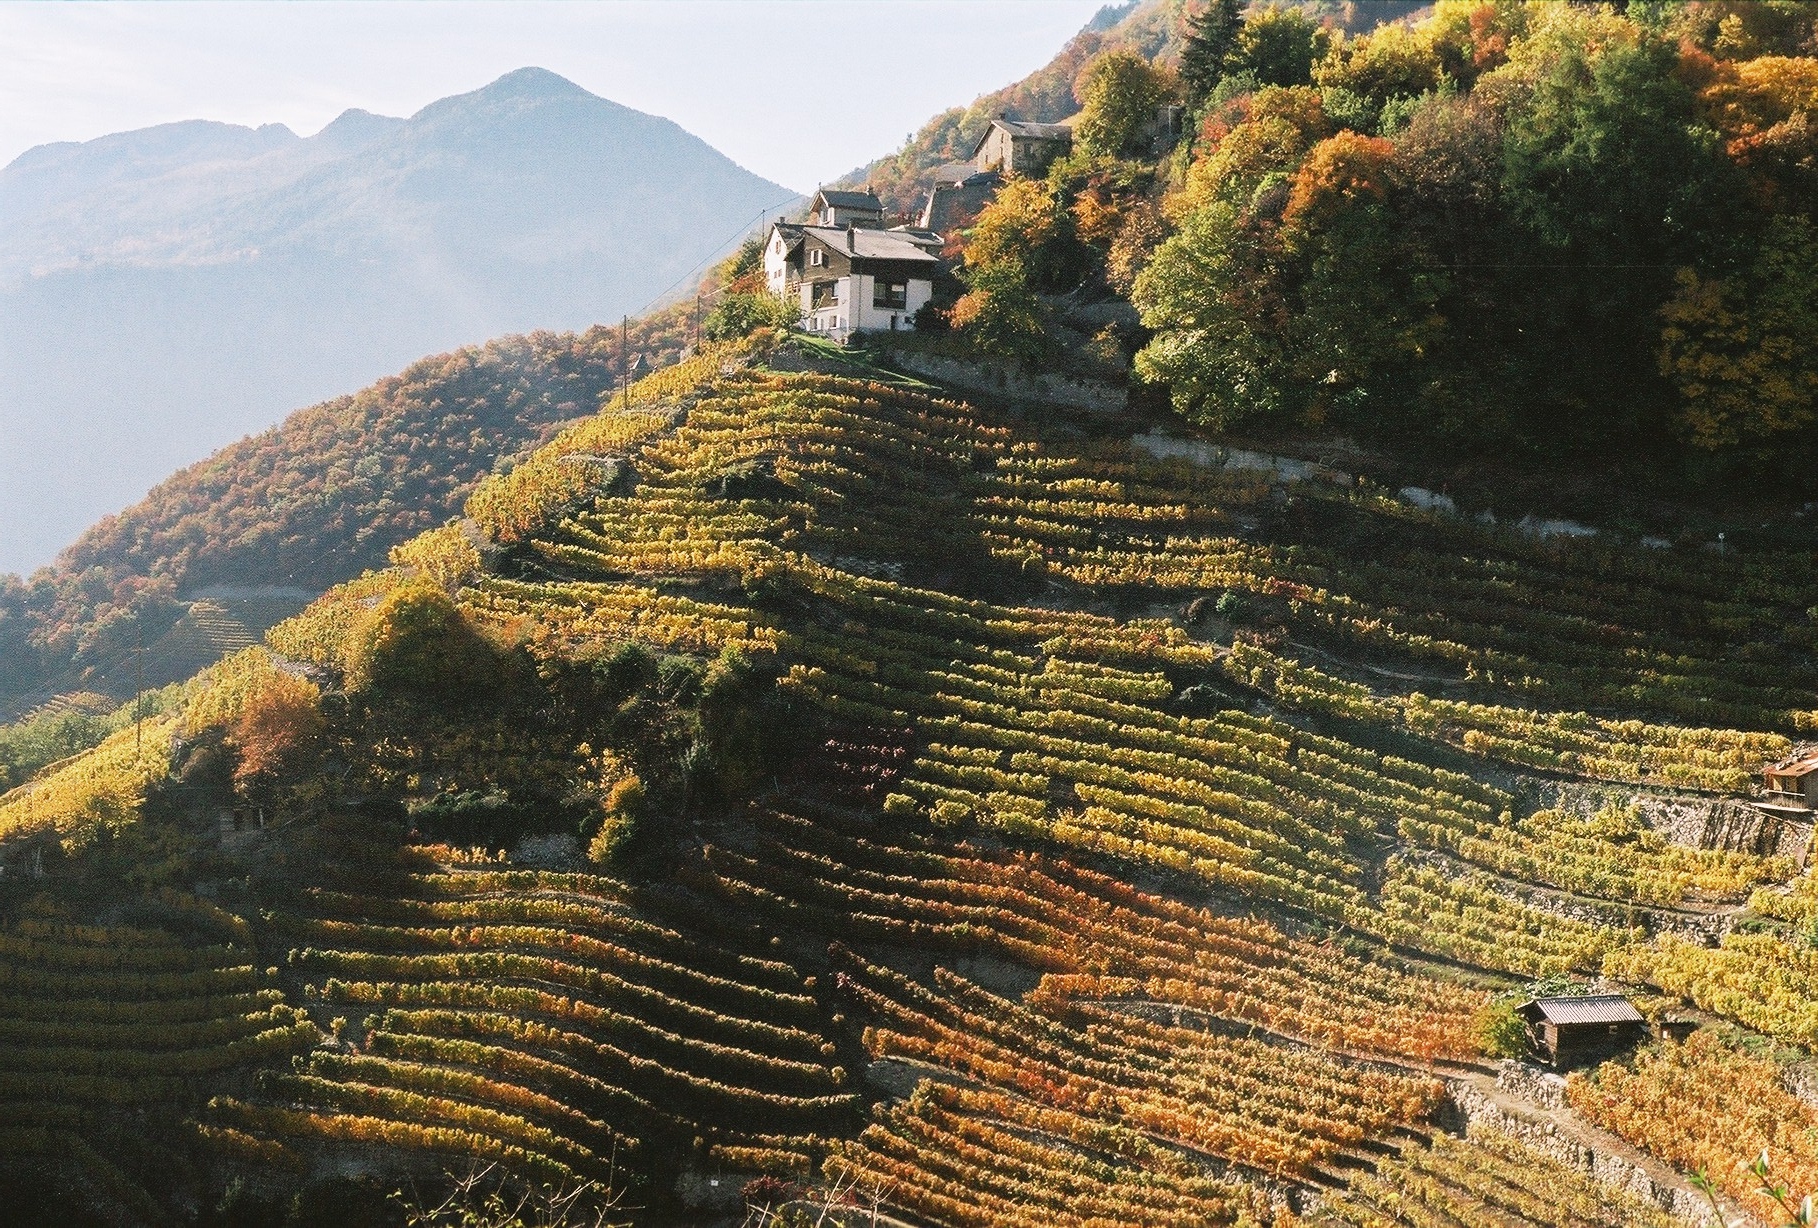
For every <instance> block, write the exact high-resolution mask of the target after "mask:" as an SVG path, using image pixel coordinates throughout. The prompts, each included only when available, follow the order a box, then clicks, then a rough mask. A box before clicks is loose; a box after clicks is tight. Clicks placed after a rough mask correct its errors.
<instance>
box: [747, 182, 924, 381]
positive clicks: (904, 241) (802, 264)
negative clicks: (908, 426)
mask: <svg viewBox="0 0 1818 1228" xmlns="http://www.w3.org/2000/svg"><path fill="white" fill-rule="evenodd" d="M809 217H810V221H808V222H807V223H805V224H797V223H789V222H778V223H776V224H775V225H774V226H772V227H771V228H770V234H769V236H768V238H767V239H766V240H765V243H764V277H765V280H766V283H767V285H768V286H769V289H770V292H771V293H772V294H776V295H780V296H782V297H784V298H791V297H795V298H799V301H800V303H801V309H802V321H803V325H802V326H803V327H804V328H806V329H807V330H808V331H809V332H811V333H814V334H816V335H818V336H823V337H826V338H828V339H829V340H832V341H837V342H839V343H840V344H841V345H844V344H846V342H847V341H849V340H851V338H852V337H853V335H854V334H856V333H861V332H899V331H903V330H906V329H910V328H913V327H914V326H915V313H916V312H918V311H920V310H921V309H922V308H923V307H924V306H926V305H927V303H928V300H930V299H931V298H933V297H934V279H935V278H936V277H937V276H938V275H939V274H940V271H941V268H942V265H941V258H940V250H941V237H940V236H939V235H938V234H933V233H931V232H929V231H926V230H922V229H919V228H916V227H909V226H895V227H886V226H885V224H884V206H883V204H882V202H880V201H879V200H878V198H877V196H876V195H875V194H874V193H872V192H871V191H869V190H866V191H862V192H850V191H834V190H831V189H828V190H823V191H821V192H818V193H816V195H815V198H814V203H813V205H812V206H811V208H810V210H809Z"/></svg>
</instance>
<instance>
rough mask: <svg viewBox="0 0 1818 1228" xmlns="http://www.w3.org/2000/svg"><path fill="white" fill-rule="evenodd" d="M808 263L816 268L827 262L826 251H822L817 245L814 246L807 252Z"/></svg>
mask: <svg viewBox="0 0 1818 1228" xmlns="http://www.w3.org/2000/svg"><path fill="white" fill-rule="evenodd" d="M808 263H809V264H812V265H814V266H815V267H817V268H818V267H819V266H821V265H823V264H826V263H827V253H826V252H824V251H822V250H821V249H820V248H818V247H817V248H815V249H814V250H813V251H811V252H809V253H808Z"/></svg>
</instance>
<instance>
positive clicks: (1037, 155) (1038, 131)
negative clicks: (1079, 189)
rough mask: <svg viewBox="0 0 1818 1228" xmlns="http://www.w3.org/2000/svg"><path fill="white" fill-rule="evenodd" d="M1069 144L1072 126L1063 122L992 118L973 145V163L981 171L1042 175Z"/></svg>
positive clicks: (1071, 136) (1064, 151) (1071, 145)
mask: <svg viewBox="0 0 1818 1228" xmlns="http://www.w3.org/2000/svg"><path fill="white" fill-rule="evenodd" d="M1072 147H1073V129H1072V128H1069V127H1068V126H1067V125H1066V124H1031V123H1025V122H1024V121H1022V120H1019V119H994V120H992V121H991V126H990V127H989V128H986V129H985V132H984V135H982V136H980V137H979V138H978V144H976V145H974V146H973V147H972V165H973V166H974V167H975V168H977V169H978V170H979V171H981V172H987V171H996V172H998V173H999V174H1001V175H1005V176H1009V175H1025V176H1035V175H1042V174H1046V173H1047V170H1048V164H1049V163H1051V162H1053V161H1054V160H1055V159H1056V158H1058V157H1060V156H1061V155H1062V154H1064V153H1066V152H1067V150H1069V149H1071V148H1072Z"/></svg>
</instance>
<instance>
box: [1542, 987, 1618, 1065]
mask: <svg viewBox="0 0 1818 1228" xmlns="http://www.w3.org/2000/svg"><path fill="white" fill-rule="evenodd" d="M1518 1013H1519V1014H1520V1015H1521V1017H1522V1019H1523V1020H1524V1021H1525V1022H1526V1023H1527V1025H1528V1041H1529V1043H1530V1044H1532V1045H1533V1047H1534V1054H1535V1056H1537V1057H1539V1058H1540V1059H1542V1060H1543V1061H1545V1062H1546V1063H1548V1064H1549V1065H1551V1066H1552V1067H1553V1068H1554V1069H1556V1070H1558V1069H1563V1068H1565V1067H1569V1066H1578V1065H1582V1064H1584V1063H1586V1062H1593V1061H1597V1060H1600V1059H1602V1058H1607V1057H1613V1056H1614V1055H1616V1054H1618V1053H1621V1052H1623V1051H1624V1050H1626V1049H1629V1048H1632V1047H1634V1046H1635V1045H1638V1044H1640V1043H1641V1042H1642V1041H1644V1040H1646V1039H1647V1037H1648V1021H1647V1020H1646V1019H1644V1018H1642V1016H1641V1012H1640V1011H1638V1010H1636V1009H1635V1004H1634V1003H1633V1002H1630V1001H1629V1000H1628V999H1627V998H1625V997H1623V996H1622V995H1621V994H1594V995H1591V996H1589V997H1582V998H1535V999H1534V1000H1532V1001H1531V1002H1527V1003H1524V1004H1523V1005H1522V1006H1521V1007H1520V1008H1519V1012H1518Z"/></svg>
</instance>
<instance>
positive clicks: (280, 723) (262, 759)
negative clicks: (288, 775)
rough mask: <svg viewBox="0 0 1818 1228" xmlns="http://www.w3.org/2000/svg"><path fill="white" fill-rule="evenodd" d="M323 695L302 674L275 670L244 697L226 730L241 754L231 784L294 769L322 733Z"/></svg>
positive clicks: (245, 785) (250, 784) (244, 785)
mask: <svg viewBox="0 0 1818 1228" xmlns="http://www.w3.org/2000/svg"><path fill="white" fill-rule="evenodd" d="M323 726H324V721H323V717H322V693H321V691H320V690H319V689H318V688H317V687H316V685H315V684H314V683H312V682H310V681H309V680H308V679H306V678H299V677H296V676H295V675H292V674H288V673H282V672H280V673H275V674H273V675H272V676H271V677H269V678H268V679H266V680H265V682H264V683H263V684H262V685H261V686H260V687H259V689H258V690H256V691H255V692H253V694H252V695H250V696H248V698H247V701H246V705H245V707H244V708H243V709H242V711H241V713H240V718H239V719H238V720H237V721H235V722H234V724H233V727H232V728H231V729H230V730H229V731H228V735H227V740H228V744H229V745H230V746H232V747H233V748H234V750H235V752H236V753H237V755H238V757H239V762H238V763H237V764H236V765H235V767H234V784H235V785H237V786H238V787H240V788H241V789H251V788H254V787H256V786H258V785H259V784H262V783H265V782H269V781H271V780H273V779H275V778H277V777H279V776H281V775H282V774H283V773H284V772H285V771H286V770H287V769H289V768H291V767H294V766H295V765H296V764H297V763H298V762H299V761H300V760H301V759H302V757H303V756H304V755H306V754H307V753H308V752H309V750H310V748H311V747H313V746H314V745H315V743H316V740H317V739H318V738H319V737H320V736H321V734H322V730H323Z"/></svg>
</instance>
